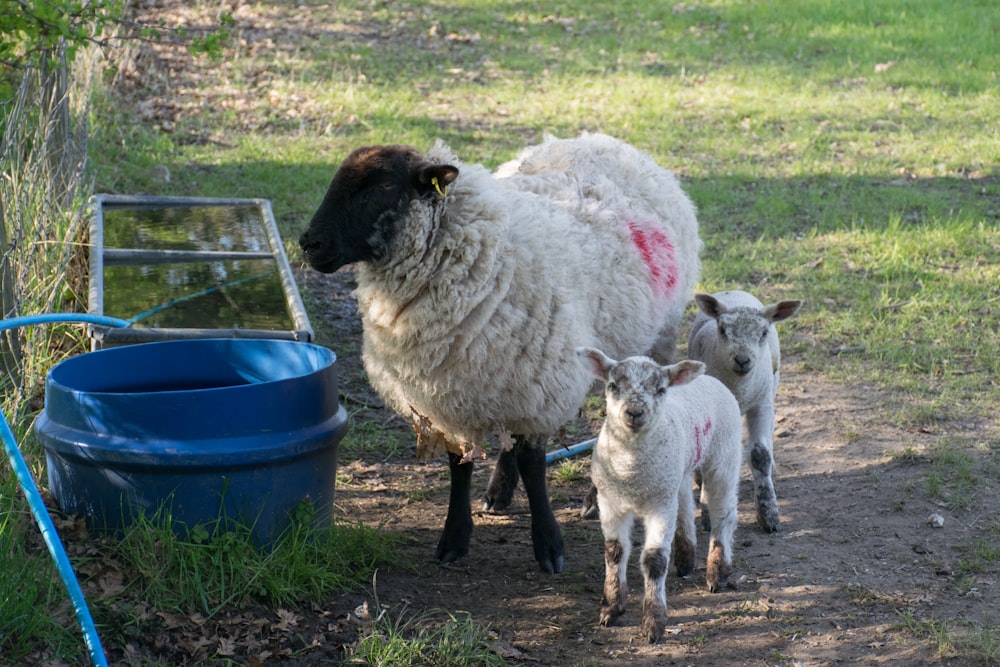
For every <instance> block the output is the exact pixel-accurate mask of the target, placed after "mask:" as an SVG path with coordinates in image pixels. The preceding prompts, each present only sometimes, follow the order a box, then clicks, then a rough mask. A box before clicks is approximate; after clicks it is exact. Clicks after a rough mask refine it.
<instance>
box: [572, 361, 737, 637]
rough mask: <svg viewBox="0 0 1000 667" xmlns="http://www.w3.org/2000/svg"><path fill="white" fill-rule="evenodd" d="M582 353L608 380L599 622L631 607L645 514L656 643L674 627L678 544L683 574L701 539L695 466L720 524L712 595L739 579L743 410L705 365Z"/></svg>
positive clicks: (711, 559) (646, 606) (599, 455)
mask: <svg viewBox="0 0 1000 667" xmlns="http://www.w3.org/2000/svg"><path fill="white" fill-rule="evenodd" d="M577 354H579V356H580V358H581V360H582V361H583V362H584V364H585V365H587V366H588V367H589V368H590V370H591V372H592V373H593V374H594V375H596V376H597V377H599V378H601V379H603V380H604V381H605V383H606V384H605V397H606V399H607V417H606V419H605V421H604V425H603V426H602V427H601V432H600V434H599V435H598V438H597V444H596V446H595V447H594V455H593V461H592V463H591V475H592V477H593V481H594V484H596V485H597V504H598V506H599V507H600V515H601V530H602V532H603V533H604V563H605V576H604V597H603V598H602V600H601V616H600V621H601V624H602V625H608V624H609V623H612V622H614V621H615V619H617V618H618V617H619V616H621V615H622V613H624V611H625V599H626V596H627V583H626V576H625V572H626V568H627V566H628V558H629V552H630V550H631V546H632V537H631V533H632V523H633V519H634V518H635V517H639V518H640V519H642V522H643V524H644V527H645V545H644V546H643V551H642V556H641V557H640V559H639V564H640V566H641V567H642V574H643V578H644V580H645V595H644V597H643V603H642V632H643V634H644V635H645V636H646V637H647V638H648V639H649V641H650V642H656V641H658V640H659V639H660V637H661V636H662V635H663V630H664V628H665V627H666V622H667V592H666V576H667V569H668V565H669V562H670V556H671V543H672V546H673V561H674V566H675V567H676V568H677V574H678V575H679V576H685V575H687V574H689V573H690V572H691V570H692V569H693V567H694V556H695V546H696V544H697V533H696V531H695V524H694V496H692V494H691V484H690V480H691V474H692V472H693V471H694V470H695V469H699V470H700V471H701V473H702V479H703V482H702V484H703V485H702V489H703V492H704V499H705V501H706V504H707V507H708V512H709V516H710V518H711V522H712V534H711V539H710V542H709V548H708V563H707V571H706V575H705V580H706V582H707V583H708V589H709V590H710V591H712V592H715V591H718V590H719V589H720V588H721V587H722V586H724V585H726V583H727V579H728V577H729V575H730V574H731V573H732V558H733V551H732V549H733V533H734V531H735V530H736V521H737V489H738V487H739V481H740V466H741V465H742V462H743V458H742V453H743V450H742V443H741V430H742V423H741V422H740V409H739V406H738V405H737V403H736V399H735V398H733V395H732V394H731V393H730V392H729V390H728V389H726V387H725V386H724V385H723V384H722V383H721V382H719V381H718V380H716V379H714V378H712V377H709V376H707V375H702V373H703V372H704V370H705V366H704V364H702V363H700V362H697V361H690V360H688V361H682V362H680V363H678V364H675V365H673V366H660V365H658V364H657V363H656V362H655V361H653V360H652V359H650V358H648V357H629V358H628V359H625V360H624V361H620V362H619V361H615V360H614V359H611V358H609V357H608V356H606V355H605V354H604V353H603V352H601V351H600V350H596V349H592V348H581V349H579V350H578V351H577Z"/></svg>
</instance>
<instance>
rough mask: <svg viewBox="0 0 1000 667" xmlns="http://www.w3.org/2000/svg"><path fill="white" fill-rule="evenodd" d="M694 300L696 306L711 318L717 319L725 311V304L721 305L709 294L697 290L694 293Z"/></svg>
mask: <svg viewBox="0 0 1000 667" xmlns="http://www.w3.org/2000/svg"><path fill="white" fill-rule="evenodd" d="M694 302H695V303H696V304H698V308H699V309H700V310H701V312H703V313H705V314H706V315H708V316H709V317H711V318H712V319H713V320H717V319H719V316H720V315H722V313H724V312H726V308H725V306H723V305H722V303H720V302H719V300H718V299H716V298H715V297H714V296H712V295H711V294H705V293H704V292H698V293H697V294H695V295H694Z"/></svg>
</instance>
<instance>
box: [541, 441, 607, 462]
mask: <svg viewBox="0 0 1000 667" xmlns="http://www.w3.org/2000/svg"><path fill="white" fill-rule="evenodd" d="M595 444H597V438H591V439H590V440H584V441H583V442H578V443H577V444H575V445H570V446H569V447H563V448H562V449H557V450H555V451H552V452H549V453H548V454H546V455H545V463H552V462H553V461H558V460H559V459H564V458H566V457H568V456H574V455H576V454H579V453H581V452H585V451H587V450H588V449H593V448H594V445H595Z"/></svg>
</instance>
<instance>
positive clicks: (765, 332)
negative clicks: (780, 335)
mask: <svg viewBox="0 0 1000 667" xmlns="http://www.w3.org/2000/svg"><path fill="white" fill-rule="evenodd" d="M765 340H767V329H764V333H762V334H761V335H760V342H762V343H763V342H764V341H765Z"/></svg>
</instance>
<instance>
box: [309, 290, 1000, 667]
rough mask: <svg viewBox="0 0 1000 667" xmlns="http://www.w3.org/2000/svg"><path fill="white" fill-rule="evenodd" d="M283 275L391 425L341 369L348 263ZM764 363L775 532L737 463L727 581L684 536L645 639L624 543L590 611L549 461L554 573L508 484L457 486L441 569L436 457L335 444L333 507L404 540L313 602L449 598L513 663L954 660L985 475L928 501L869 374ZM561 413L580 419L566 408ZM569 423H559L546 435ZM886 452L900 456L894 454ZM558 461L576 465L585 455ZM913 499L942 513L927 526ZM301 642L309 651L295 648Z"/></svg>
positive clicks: (991, 608)
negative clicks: (948, 502)
mask: <svg viewBox="0 0 1000 667" xmlns="http://www.w3.org/2000/svg"><path fill="white" fill-rule="evenodd" d="M299 280H300V287H301V288H302V289H303V291H304V293H306V294H307V300H308V301H307V302H308V308H309V310H310V317H311V318H312V319H313V322H314V326H316V327H317V329H318V330H320V331H321V332H323V333H322V336H323V337H329V338H330V339H331V340H336V341H339V343H338V344H333V345H331V346H332V347H334V348H335V349H337V348H341V349H343V350H353V351H355V352H353V353H346V352H341V353H340V355H339V358H338V372H339V374H340V378H341V394H342V395H343V399H344V401H345V403H346V404H348V406H349V407H350V408H351V409H352V410H353V411H355V416H354V418H355V420H368V419H372V420H378V421H384V422H391V423H394V424H398V425H399V427H400V428H408V427H407V426H406V425H405V424H404V423H403V422H402V420H400V419H399V418H397V417H394V416H393V415H391V414H387V413H385V412H384V411H382V410H380V409H378V406H379V405H380V402H379V401H378V399H377V397H376V396H374V395H373V394H372V393H371V390H370V388H369V387H368V386H367V385H366V384H365V382H364V380H363V376H362V374H360V373H359V370H360V369H359V360H358V358H357V354H356V350H357V349H358V345H359V343H358V336H359V335H360V322H359V319H358V316H357V313H356V310H355V309H356V307H355V303H354V301H353V299H352V297H351V296H350V290H351V288H352V286H353V274H352V273H351V272H350V271H341V272H340V273H337V274H333V275H331V276H323V275H320V274H318V273H315V272H312V271H303V272H301V273H300V275H299ZM321 342H329V341H321ZM788 347H791V346H788ZM783 361H784V365H783V368H782V372H783V377H782V387H781V389H780V392H779V397H778V406H777V407H778V417H777V425H776V440H775V457H776V464H777V465H776V470H777V475H776V487H777V492H778V499H779V506H780V509H781V517H782V524H781V530H780V531H779V532H778V533H775V534H770V535H769V534H765V533H763V532H761V531H760V530H759V529H758V528H757V527H756V524H755V521H754V514H753V502H752V495H753V492H752V488H751V486H750V476H749V469H748V468H746V467H745V468H744V479H743V483H742V485H741V489H740V523H739V528H738V529H737V533H736V541H735V544H736V554H735V560H734V562H735V569H736V572H735V575H734V577H733V580H735V581H736V582H737V588H736V590H732V591H725V592H721V593H716V594H711V593H709V592H708V591H707V589H706V587H705V581H704V564H703V563H704V558H705V551H706V545H707V541H708V540H707V534H706V535H704V536H703V539H701V541H700V544H699V561H700V563H701V567H700V568H699V569H698V570H696V571H695V572H694V574H692V575H691V576H689V577H686V578H683V579H678V578H677V577H675V576H674V575H673V573H671V574H670V575H668V605H669V624H668V628H667V634H666V637H665V639H664V640H663V641H662V642H661V643H659V644H657V645H653V646H650V645H649V644H648V643H647V642H646V641H645V640H644V639H643V638H642V637H640V633H639V611H638V610H639V606H640V602H641V601H640V599H639V597H638V596H639V595H641V586H642V579H641V573H640V572H639V570H638V567H637V566H636V563H635V552H634V553H633V559H632V560H633V562H632V563H631V567H630V576H629V579H630V588H631V591H632V594H631V597H630V604H629V609H628V611H627V612H626V614H625V616H624V617H623V618H622V619H621V621H620V624H619V625H618V626H615V627H610V628H604V627H600V626H599V625H598V624H597V615H598V604H599V600H600V595H601V585H602V581H603V570H604V564H603V544H602V537H601V531H600V525H599V523H598V522H596V521H587V520H583V519H581V518H580V516H579V507H580V504H581V501H582V499H583V496H584V494H585V492H586V490H587V486H588V484H589V482H588V480H587V479H586V478H584V479H579V480H578V481H573V482H571V483H559V482H558V481H557V480H556V479H555V473H554V471H555V468H556V467H557V466H558V465H559V463H554V464H553V465H552V466H551V472H550V476H549V480H550V495H551V497H552V502H553V506H554V509H555V512H556V516H557V518H558V520H559V522H560V525H561V526H562V529H563V534H564V537H565V541H566V571H565V572H564V573H562V574H559V575H547V574H544V573H542V572H541V571H540V570H539V568H538V566H537V565H536V563H535V561H534V558H533V556H532V552H531V543H530V534H529V524H530V516H529V513H528V508H527V499H526V497H525V496H524V494H523V490H521V489H519V490H518V493H517V494H516V495H515V502H514V505H513V507H512V511H511V512H510V513H508V514H502V515H494V514H490V513H486V512H482V511H475V509H476V508H477V507H478V504H477V503H474V520H475V530H474V532H473V539H472V546H471V549H470V554H469V555H468V556H467V557H465V558H464V559H462V560H460V561H459V562H457V563H456V564H453V565H449V566H441V565H439V564H437V563H436V562H435V561H434V559H433V554H434V547H435V545H436V543H437V538H438V535H439V531H440V530H441V527H442V526H443V522H444V517H445V513H446V509H447V502H448V467H447V464H446V462H445V461H444V460H439V461H431V462H426V463H418V462H417V461H416V460H415V459H414V458H413V456H412V455H406V456H401V457H397V458H394V459H391V460H381V459H379V458H378V457H368V456H362V457H361V458H359V459H355V460H346V459H345V460H344V461H343V462H342V466H341V470H340V477H341V479H342V480H346V481H345V482H344V483H341V484H339V485H338V488H337V492H336V493H337V500H336V505H337V507H338V510H339V512H340V514H341V515H342V516H343V517H345V518H346V519H348V520H351V521H358V520H360V521H363V522H365V523H366V524H371V525H378V526H383V527H384V529H385V530H386V531H389V532H394V533H399V534H401V535H402V538H403V540H402V544H403V554H404V557H403V559H401V562H400V563H399V564H398V565H394V566H390V567H382V568H380V569H379V570H378V572H377V575H376V577H375V579H374V585H373V588H372V589H371V590H369V591H368V593H367V594H357V595H350V596H345V597H344V598H343V599H340V600H336V601H328V602H326V603H318V605H317V610H316V612H315V613H316V614H317V617H318V618H328V617H330V616H331V615H332V616H333V617H336V618H341V619H343V618H344V615H345V614H346V613H347V612H349V611H350V610H352V609H354V608H355V607H356V606H358V605H362V604H364V603H366V602H367V603H368V605H369V606H370V608H371V609H374V608H375V605H376V599H375V598H376V597H377V603H378V604H380V605H382V606H383V607H387V608H389V609H390V613H392V614H400V613H401V612H404V611H405V613H407V614H409V613H412V614H416V613H420V612H423V611H427V610H434V609H442V610H450V611H467V612H469V613H471V614H472V616H473V618H474V619H475V620H476V621H477V622H478V623H481V624H488V625H489V627H490V629H491V632H492V635H493V636H494V637H495V639H496V642H497V647H498V648H497V650H498V651H500V652H501V653H502V654H504V655H505V656H507V657H508V658H509V659H511V660H512V661H513V662H514V663H515V664H525V665H553V666H556V665H612V664H614V665H617V664H636V665H688V664H699V665H703V666H705V665H707V666H710V667H711V666H714V665H719V666H721V665H726V666H730V665H796V666H800V667H807V666H808V667H820V666H825V665H837V664H844V665H918V666H919V665H940V664H968V662H967V661H965V660H960V659H958V658H954V652H953V651H952V650H950V649H948V650H945V651H944V652H943V653H942V651H940V650H939V643H938V641H937V640H936V636H935V634H934V632H933V629H934V628H937V627H940V625H939V624H940V623H941V622H944V623H946V624H947V625H948V628H949V630H950V631H951V632H952V633H955V632H960V631H961V630H962V629H963V625H962V624H963V623H964V622H965V621H969V622H971V623H989V620H990V616H991V615H992V614H995V610H996V609H997V602H998V597H1000V590H998V580H997V576H996V574H997V573H996V571H991V572H990V573H989V574H988V575H983V574H981V573H980V574H979V575H977V576H976V577H975V579H974V581H971V580H970V579H969V578H968V577H965V578H963V577H962V575H961V574H960V562H961V559H962V557H963V554H964V552H963V551H962V550H961V548H960V547H959V545H968V544H970V543H973V542H975V531H976V530H977V526H981V525H985V522H988V521H994V520H995V519H996V508H997V507H998V506H1000V497H998V494H997V492H996V490H992V489H991V490H986V491H984V492H982V493H981V495H980V497H979V500H980V502H977V503H976V504H975V506H974V507H972V508H970V509H968V510H965V511H962V512H958V513H953V512H950V511H948V510H947V509H946V508H945V507H942V506H938V505H936V504H935V503H934V502H932V501H930V500H928V499H927V498H928V494H927V493H926V492H925V490H924V483H923V482H922V479H923V478H924V476H925V475H926V474H927V473H928V470H929V469H930V468H929V463H928V462H927V460H926V459H925V458H924V457H922V456H921V455H920V452H921V451H924V450H925V449H926V448H927V447H929V446H931V445H932V443H933V441H934V438H935V436H936V433H935V432H932V431H930V430H926V429H925V430H922V431H921V430H917V431H909V430H906V431H902V430H900V429H898V428H895V427H893V426H891V425H890V424H888V423H887V422H886V421H885V419H884V415H883V410H882V409H881V408H880V405H882V404H883V403H884V401H885V400H886V397H882V396H880V395H879V394H878V392H876V391H874V390H873V389H872V388H870V387H863V386H852V387H846V388H845V387H841V386H833V385H830V384H824V383H823V382H821V381H820V380H818V379H817V378H816V376H815V375H814V374H811V373H808V372H806V371H805V370H804V369H802V368H801V367H800V366H799V364H798V362H797V360H796V358H795V357H794V356H788V355H786V357H785V359H783ZM365 405H367V406H368V407H362V406H365ZM581 426H582V428H583V429H594V428H597V427H598V426H599V424H598V423H596V422H594V421H590V422H587V421H586V418H583V423H582V424H581ZM968 428H970V429H971V428H973V426H968ZM586 437H589V436H588V435H587V434H586V433H583V434H582V435H581V433H580V432H577V433H576V434H575V437H572V438H569V437H568V438H566V442H565V443H563V444H573V443H574V442H579V441H580V440H582V439H586ZM555 446H558V445H555ZM904 449H905V450H906V451H908V452H910V454H909V455H907V456H900V455H899V453H900V452H901V451H903V450H904ZM575 458H578V459H580V460H581V461H582V462H583V463H584V464H585V465H586V467H587V468H589V458H590V457H589V454H581V455H578V456H577V457H575ZM491 469H492V460H488V461H485V462H483V463H481V464H479V465H477V468H476V475H475V478H474V479H475V481H474V484H475V487H474V489H475V493H482V491H483V490H484V489H485V486H486V482H487V480H488V477H489V473H490V471H491ZM932 514H938V515H940V516H941V517H942V518H943V525H941V526H940V527H935V526H932V525H931V522H930V521H929V517H930V516H931V515H932ZM637 536H638V537H639V538H641V531H637ZM639 543H640V544H641V542H639ZM303 620H305V619H303ZM301 657H302V658H303V659H304V660H305V661H304V662H303V663H302V664H311V663H309V662H308V660H307V658H308V652H306V653H303V654H301Z"/></svg>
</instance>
